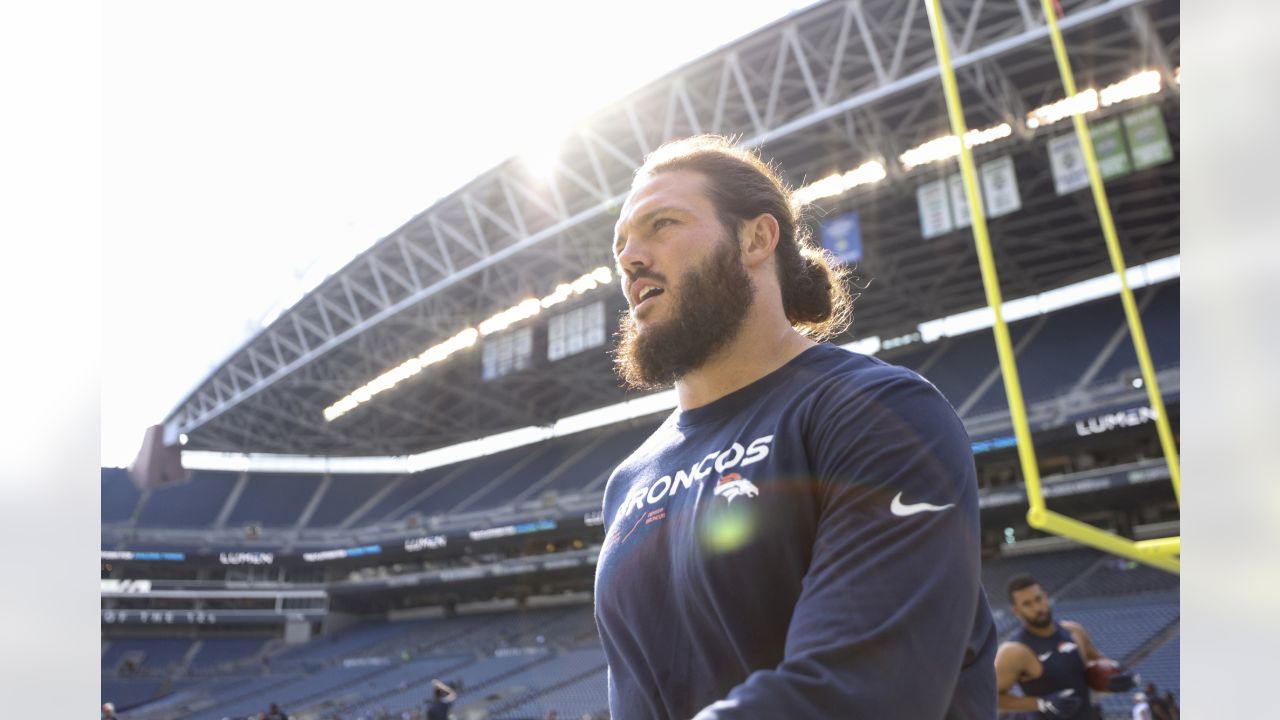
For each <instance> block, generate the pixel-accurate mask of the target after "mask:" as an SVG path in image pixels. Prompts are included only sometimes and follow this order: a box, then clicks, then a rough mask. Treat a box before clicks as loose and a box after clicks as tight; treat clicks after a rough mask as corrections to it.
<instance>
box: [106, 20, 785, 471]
mask: <svg viewBox="0 0 1280 720" xmlns="http://www.w3.org/2000/svg"><path fill="white" fill-rule="evenodd" d="M809 4H811V2H810V1H805V0H769V1H764V0H750V1H749V2H743V1H742V0H738V1H736V2H734V1H730V0H697V1H696V2H691V1H690V0H646V1H645V2H631V3H608V2H600V1H599V0H596V1H595V2H567V1H566V2H538V3H531V2H475V3H461V4H457V5H452V4H445V3H440V2H427V1H422V2H361V3H355V2H346V3H336V2H311V1H309V2H237V1H231V2H228V1H226V0H219V1H218V2H185V1H177V2H175V1H174V0H162V1H155V0H149V1H137V0H127V1H125V0H122V1H121V2H112V3H107V4H105V5H103V6H102V12H103V17H104V23H103V25H104V29H103V47H104V50H103V118H104V120H103V123H104V125H103V183H104V191H103V200H104V211H103V215H104V217H103V262H102V265H103V304H102V327H103V365H102V464H103V465H106V466H120V465H126V464H128V463H129V461H130V460H131V459H132V458H133V456H134V454H135V453H136V452H137V450H138V447H139V446H140V443H141V440H142V434H143V431H144V430H145V428H146V427H148V426H150V425H153V424H155V423H158V422H160V421H161V420H163V418H164V416H165V415H166V414H167V413H168V412H169V411H170V410H171V409H172V408H173V407H174V406H175V405H176V404H177V402H178V401H179V400H180V399H181V398H182V397H183V396H184V395H185V394H186V393H187V392H189V391H190V390H191V389H193V388H194V387H195V385H196V384H197V383H198V382H200V381H201V380H202V379H203V378H204V377H205V376H206V375H207V374H208V373H209V372H210V370H212V368H213V367H214V366H215V365H217V364H218V363H220V362H221V361H222V360H224V359H225V358H226V357H227V356H228V355H230V354H231V353H232V352H233V351H234V350H236V349H237V348H238V347H239V346H240V345H241V343H242V342H243V341H245V340H246V339H247V338H248V337H249V336H250V335H251V334H252V333H253V332H254V331H256V329H257V328H259V327H260V326H261V324H262V321H263V320H264V319H266V318H267V317H269V316H271V314H272V313H273V312H278V310H279V309H280V307H281V306H282V305H287V304H289V303H292V302H293V301H294V300H296V299H298V298H299V297H300V296H301V294H302V293H303V292H304V291H306V290H308V289H310V288H311V287H313V286H314V285H315V284H316V283H318V282H319V281H320V280H321V279H322V278H323V277H325V276H326V275H327V274H329V273H330V272H332V271H334V270H336V269H337V268H339V267H340V266H341V265H342V264H343V263H345V262H346V261H347V260H349V259H350V258H351V257H352V256H354V255H355V254H357V253H359V252H360V251H362V250H364V249H365V248H367V247H369V246H370V245H371V244H372V243H373V242H374V241H375V240H377V239H378V238H380V237H382V236H384V235H386V234H387V233H389V232H391V231H392V230H394V229H396V228H397V227H399V226H400V225H402V224H403V223H404V222H406V221H407V220H408V219H409V218H410V217H412V216H413V215H414V214H416V213H418V212H420V211H422V210H424V209H425V208H427V207H428V206H430V205H431V203H432V202H433V201H434V200H435V199H436V198H438V197H440V196H442V195H444V194H447V193H448V192H450V191H452V190H454V189H456V188H457V187H459V186H460V185H462V184H463V183H465V182H466V181H468V180H469V179H471V178H472V177H474V176H476V175H477V174H479V173H481V172H483V171H485V170H487V169H488V168H490V167H493V166H494V165H496V164H497V163H499V162H501V161H502V160H504V159H506V158H508V157H511V156H512V155H516V154H521V153H526V152H530V153H536V152H539V151H540V150H541V151H543V152H545V148H546V147H547V146H548V145H550V144H552V143H553V142H554V139H555V138H556V137H558V136H559V135H560V134H561V133H562V132H563V131H565V130H567V129H568V128H570V127H571V126H572V125H573V123H574V121H575V120H577V119H580V118H582V117H584V116H586V115H589V114H590V113H591V112H593V111H594V110H596V109H599V108H601V107H604V106H605V105H607V104H608V103H610V102H612V101H614V100H617V99H619V98H622V97H625V96H626V95H627V94H628V93H629V92H630V91H631V90H634V89H636V88H638V87H640V86H641V85H643V84H645V83H646V82H648V81H650V80H653V79H655V78H657V77H658V76H660V75H661V74H663V73H665V72H667V71H669V70H672V69H674V68H676V67H679V66H680V65H683V64H684V63H686V62H688V61H690V60H692V59H694V58H696V57H698V56H701V55H703V54H705V53H707V52H709V51H711V50H713V49H715V48H717V47H720V46H722V45H725V44H726V43H729V42H732V41H733V40H735V39H737V38H739V37H741V36H743V35H746V34H748V33H750V32H751V31H753V30H755V29H756V28H758V27H760V26H762V25H764V24H766V23H769V22H772V21H773V20H776V19H778V18H780V17H782V16H784V15H786V14H788V13H789V12H791V11H793V10H796V9H799V8H802V7H805V6H807V5H809Z"/></svg>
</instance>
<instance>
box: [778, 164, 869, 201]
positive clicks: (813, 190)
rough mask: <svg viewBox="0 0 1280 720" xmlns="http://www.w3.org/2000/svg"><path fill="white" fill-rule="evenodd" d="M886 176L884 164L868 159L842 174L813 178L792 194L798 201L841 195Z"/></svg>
mask: <svg viewBox="0 0 1280 720" xmlns="http://www.w3.org/2000/svg"><path fill="white" fill-rule="evenodd" d="M886 177H888V175H887V173H885V170H884V165H882V164H881V163H880V161H878V160H869V161H867V162H864V163H862V164H861V165H859V166H858V167H856V168H854V169H852V170H850V171H849V172H847V173H844V174H843V175H842V174H840V173H834V174H831V175H828V176H826V177H824V178H822V179H821V180H815V181H814V182H811V183H809V184H808V185H805V186H804V187H801V188H799V189H797V190H796V191H795V193H793V195H794V196H795V198H796V199H797V200H799V201H800V202H803V203H811V202H813V201H814V200H818V199H819V198H825V197H835V196H837V195H843V194H844V193H846V192H848V191H850V190H852V189H854V188H856V187H858V186H859V185H869V184H871V183H877V182H880V181H881V180H883V179H885V178H886Z"/></svg>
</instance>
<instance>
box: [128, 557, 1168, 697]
mask: <svg viewBox="0 0 1280 720" xmlns="http://www.w3.org/2000/svg"><path fill="white" fill-rule="evenodd" d="M1024 572H1029V573H1032V574H1034V575H1035V576H1036V577H1037V578H1039V579H1040V580H1041V582H1042V583H1043V584H1044V585H1045V587H1046V588H1047V589H1048V590H1049V592H1050V594H1051V595H1052V596H1053V598H1054V608H1055V616H1056V617H1058V618H1060V619H1072V620H1077V621H1079V622H1081V623H1083V624H1084V625H1085V627H1086V628H1088V629H1089V631H1090V634H1091V635H1092V636H1093V637H1094V640H1095V642H1096V643H1097V644H1098V645H1099V647H1100V648H1101V649H1102V650H1103V652H1105V653H1107V654H1108V655H1110V656H1111V657H1114V658H1116V659H1117V660H1120V661H1121V662H1123V663H1125V664H1127V665H1130V666H1132V667H1134V669H1136V670H1138V671H1139V672H1140V673H1141V674H1142V676H1143V678H1144V682H1145V681H1147V680H1150V681H1154V682H1156V683H1157V684H1158V685H1159V687H1160V688H1161V689H1162V690H1163V689H1169V690H1172V691H1174V694H1175V696H1176V695H1177V691H1178V688H1179V676H1178V667H1177V660H1178V652H1179V646H1178V634H1177V632H1178V619H1179V600H1178V592H1177V582H1176V578H1172V576H1168V575H1167V574H1164V573H1160V572H1158V571H1154V570H1149V569H1147V568H1145V567H1143V566H1132V565H1130V564H1128V563H1119V562H1117V561H1116V560H1115V559H1114V558H1112V557H1111V556H1108V555H1105V554H1103V553H1099V552H1097V551H1094V550H1088V549H1069V550H1065V551H1055V552H1048V553H1038V554H1029V555H1016V556H1010V557H996V558H992V559H990V560H988V561H987V562H986V563H985V564H984V567H983V584H984V587H985V588H986V589H987V592H988V594H989V595H990V596H991V598H992V605H993V608H995V609H996V611H997V614H998V615H1003V616H1004V618H1005V622H1004V623H1002V627H1001V632H1002V635H1007V633H1008V631H1010V630H1011V629H1012V627H1013V625H1012V623H1011V622H1010V621H1011V618H1009V616H1008V614H1007V612H1005V611H1004V606H1005V604H1006V603H1005V602H1004V601H1003V598H1004V585H1005V583H1006V582H1007V580H1008V578H1010V577H1012V576H1013V575H1016V574H1019V573H1024ZM195 642H198V643H199V644H200V646H199V647H198V648H197V649H196V652H195V653H194V658H193V659H192V661H191V663H190V666H189V667H183V666H182V665H181V660H182V658H183V657H184V656H185V655H187V654H188V653H189V652H190V651H191V650H192V647H193V646H192V643H193V640H192V639H190V638H132V639H130V638H122V639H114V640H112V641H111V642H110V643H109V644H108V645H107V646H106V649H105V651H104V653H103V663H102V668H103V700H104V701H106V700H111V701H113V702H115V703H116V704H117V707H118V708H124V709H127V711H126V712H124V713H123V714H122V715H123V717H125V718H129V719H130V720H133V719H135V718H136V719H137V720H158V719H159V718H162V717H165V718H168V717H191V718H195V719H196V720H220V719H221V718H224V717H243V716H247V715H250V714H253V713H257V712H260V711H262V710H264V709H265V708H266V706H267V705H268V704H269V703H271V702H277V703H280V705H281V707H283V708H285V709H286V711H287V712H290V713H298V714H303V713H305V714H307V715H308V716H311V717H320V718H326V717H331V716H339V717H344V718H357V717H375V715H376V713H377V712H379V711H383V710H385V711H387V712H389V713H392V716H393V717H398V716H399V714H400V713H401V712H403V711H406V710H413V709H415V708H417V709H420V708H421V707H422V704H423V702H424V700H425V699H426V697H427V696H428V695H429V694H430V682H431V680H432V679H433V678H438V679H441V680H444V681H446V682H449V683H453V684H456V685H457V686H459V687H460V689H461V696H460V698H459V701H458V703H457V705H456V707H457V708H458V709H459V710H465V711H467V712H472V711H475V712H480V711H481V710H483V712H484V713H487V717H490V718H494V719H495V720H498V719H505V720H520V719H525V718H538V719H540V718H543V717H545V714H546V712H547V711H548V710H551V709H554V710H556V711H557V713H558V714H559V716H560V717H564V718H579V717H581V716H582V715H584V714H587V715H591V716H593V717H604V716H605V714H604V713H605V712H606V710H607V699H606V696H605V676H604V657H603V652H602V650H601V648H600V646H599V639H598V636H597V635H596V631H595V622H594V616H593V614H592V608H591V606H590V604H589V603H583V604H570V605H564V606H559V607H547V608H527V609H522V610H517V611H494V612H480V613H467V614H460V615H457V616H453V617H435V618H422V619H411V620H398V621H385V620H383V621H378V620H371V621H366V622H361V623H358V624H355V625H352V626H349V627H346V628H344V629H342V630H339V631H336V632H333V633H331V634H327V635H323V636H320V637H317V638H314V639H312V640H311V641H309V642H306V643H304V644H301V645H294V646H286V645H282V644H281V643H279V642H276V641H271V642H266V643H265V644H264V638H262V637H226V638H218V637H209V638H203V639H201V640H198V641H195ZM260 654H261V655H264V656H265V657H266V658H267V662H265V663H263V662H259V661H258V660H257V659H256V658H257V657H258V656H259V655H260ZM126 657H135V658H137V657H141V658H142V665H141V668H142V669H143V673H141V674H139V676H137V677H121V676H120V675H118V674H117V673H118V667H119V666H120V664H121V663H122V661H123V660H124V659H125V658H126ZM1099 698H1100V701H1101V703H1102V705H1103V708H1104V710H1105V711H1106V713H1107V715H1106V717H1108V718H1114V717H1127V711H1128V708H1129V707H1131V700H1130V698H1129V696H1128V695H1127V694H1124V693H1120V694H1104V695H1100V696H1099ZM148 701H149V702H148Z"/></svg>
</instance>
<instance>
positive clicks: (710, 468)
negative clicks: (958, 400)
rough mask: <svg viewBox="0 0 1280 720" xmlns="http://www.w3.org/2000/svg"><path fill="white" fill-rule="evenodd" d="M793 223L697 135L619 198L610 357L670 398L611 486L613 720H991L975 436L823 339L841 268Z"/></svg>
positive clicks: (782, 189)
mask: <svg viewBox="0 0 1280 720" xmlns="http://www.w3.org/2000/svg"><path fill="white" fill-rule="evenodd" d="M799 213H800V207H799V205H798V203H796V202H795V201H794V199H793V198H792V195H791V192H790V191H789V190H788V189H787V187H786V185H785V184H784V183H783V182H782V180H781V179H780V177H779V176H778V174H777V172H776V171H775V170H774V169H773V168H771V167H770V166H769V165H768V164H766V163H765V162H763V161H762V160H761V159H760V158H759V156H758V155H756V154H755V153H754V152H750V151H747V150H743V149H741V148H738V147H735V146H734V145H733V144H732V143H731V142H730V141H728V140H727V139H725V138H722V137H719V136H705V135H704V136H698V137H693V138H689V139H686V140H681V141H677V142H674V143H669V144H667V145H664V146H663V147H661V148H659V149H658V150H656V151H655V152H654V153H652V154H651V155H650V156H649V157H648V158H646V160H645V163H644V165H643V166H642V167H641V168H640V169H639V170H638V171H637V173H636V178H635V181H634V183H633V185H632V188H631V192H630V194H629V196H628V198H627V200H626V202H625V203H624V205H623V207H622V211H621V217H620V218H619V221H618V223H617V226H616V230H615V237H614V247H613V250H614V255H615V257H616V260H617V265H618V268H619V271H620V274H621V277H622V290H623V293H624V294H625V296H626V298H627V301H628V304H629V306H630V309H629V311H628V312H627V313H626V314H624V316H623V317H622V320H621V331H620V334H619V335H620V340H619V343H618V348H617V355H616V367H617V370H618V373H619V375H620V377H621V378H622V379H623V380H624V381H625V382H626V383H627V384H629V385H630V386H632V387H635V388H661V387H667V386H670V385H674V386H675V389H676V393H677V396H678V401H679V402H678V405H679V407H678V408H677V409H676V410H675V411H674V412H673V413H672V414H671V416H670V417H669V418H667V420H666V422H664V423H663V425H662V426H661V427H660V428H658V429H657V430H656V431H655V432H654V434H653V435H652V436H651V437H650V438H649V439H648V440H646V441H645V442H644V443H643V444H642V445H641V446H640V447H639V448H638V449H637V450H636V451H635V452H634V453H633V454H632V455H631V456H630V457H629V458H628V459H627V460H626V461H624V462H623V463H622V464H621V465H620V466H619V467H618V468H617V469H616V470H615V471H614V473H613V474H612V475H611V476H610V478H609V483H608V485H607V487H606V490H605V498H604V518H605V522H606V524H607V531H606V538H605V542H604V545H603V547H602V549H601V553H600V557H599V562H598V565H597V570H596V610H595V612H596V623H597V626H598V627H599V630H600V635H601V638H602V641H603V644H604V649H605V654H606V658H607V660H608V663H609V673H608V686H609V709H610V714H611V717H613V718H615V720H641V719H645V720H647V719H650V718H671V719H673V720H674V719H679V720H688V718H690V717H694V718H696V719H697V720H731V719H737V718H744V719H745V718H751V719H752V720H756V719H759V718H876V719H877V720H884V719H893V718H902V719H903V720H907V719H910V720H929V719H935V718H957V719H960V718H963V719H966V720H967V719H969V718H994V717H995V714H996V688H995V673H994V656H995V649H996V634H995V626H994V623H993V622H992V618H991V611H990V608H989V607H988V605H987V600H986V596H985V594H984V593H983V591H982V587H981V585H980V582H979V579H980V558H979V526H978V499H977V482H976V477H975V472H974V463H973V456H972V453H971V451H970V447H969V440H968V436H967V434H966V432H965V430H964V427H963V425H962V424H961V423H960V420H959V419H958V418H957V416H956V414H955V411H954V410H953V409H952V408H951V406H950V405H949V404H948V403H947V401H946V400H945V399H944V398H943V396H942V395H941V394H940V393H939V392H938V391H937V389H936V388H934V387H933V386H932V385H931V384H929V383H928V382H927V381H925V380H924V379H923V378H921V377H920V376H919V375H917V374H915V373H913V372H911V371H909V370H906V369H903V368H900V367H895V366H892V365H889V364H886V363H884V362H882V361H880V360H877V359H875V358H872V357H867V356H864V355H859V354H857V353H853V352H849V351H847V350H844V349H841V348H839V347H836V346H834V345H831V344H829V343H828V342H826V341H827V340H828V339H830V338H832V337H835V336H836V335H838V334H840V333H841V332H843V331H844V330H845V328H846V327H847V326H848V324H849V321H850V318H851V298H850V295H849V292H848V288H847V287H846V284H847V271H846V270H845V269H844V268H841V267H839V266H837V265H836V264H835V262H834V261H833V260H832V259H831V258H830V256H829V255H827V254H825V253H824V252H823V251H821V250H820V249H818V248H817V247H815V246H814V244H813V242H812V240H811V239H810V237H809V235H808V233H807V232H806V229H805V226H804V224H803V223H802V222H801V220H800V216H799Z"/></svg>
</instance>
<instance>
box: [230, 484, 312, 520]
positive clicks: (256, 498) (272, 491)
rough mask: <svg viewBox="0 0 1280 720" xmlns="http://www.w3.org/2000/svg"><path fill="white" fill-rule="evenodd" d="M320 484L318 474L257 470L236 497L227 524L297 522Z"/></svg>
mask: <svg viewBox="0 0 1280 720" xmlns="http://www.w3.org/2000/svg"><path fill="white" fill-rule="evenodd" d="M319 485H320V477H319V476H317V475H285V474H279V475H277V474H269V473H254V474H253V475H251V476H250V477H249V482H247V483H246V484H245V486H244V489H243V490H242V491H241V492H240V495H239V497H237V498H236V500H235V505H234V506H233V507H232V508H231V512H230V514H228V515H227V517H226V520H225V523H224V524H226V525H228V526H237V525H250V524H255V525H260V526H262V527H288V526H291V525H293V524H295V523H297V522H298V518H299V517H300V516H301V515H302V511H303V509H304V508H305V507H306V505H307V501H308V500H310V498H311V496H312V495H313V494H315V492H316V489H317V488H318V487H319Z"/></svg>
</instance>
